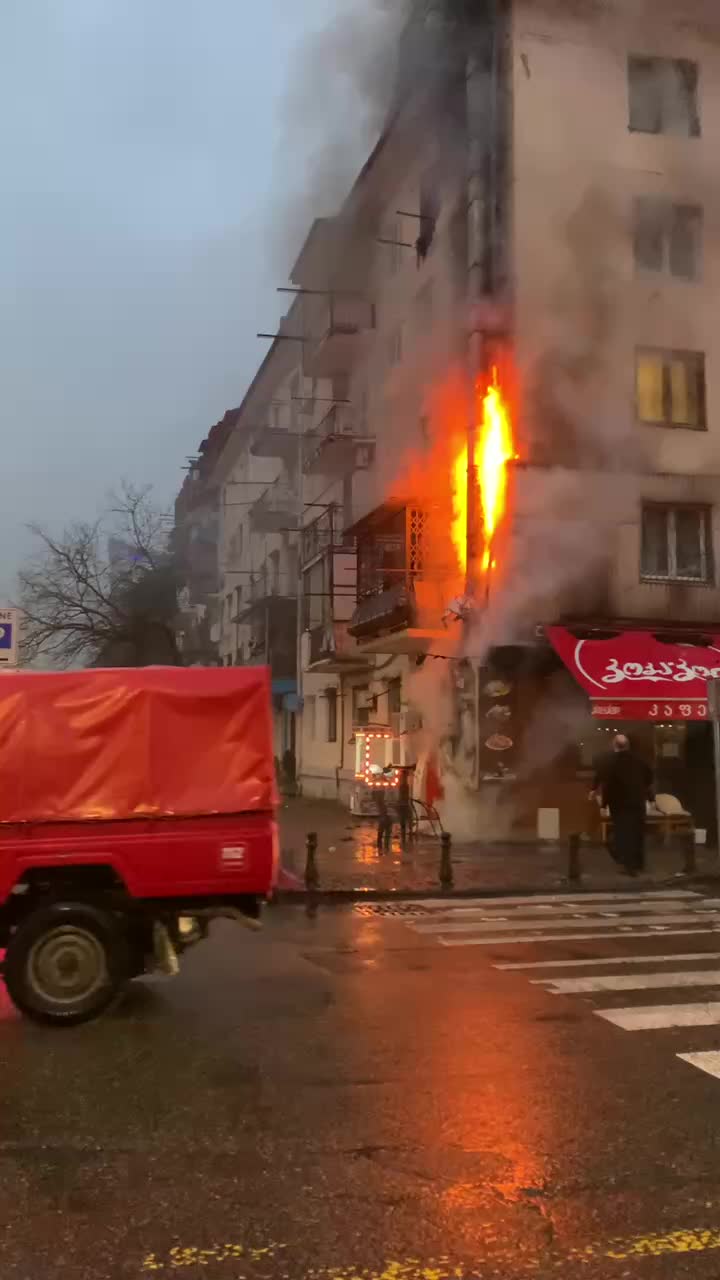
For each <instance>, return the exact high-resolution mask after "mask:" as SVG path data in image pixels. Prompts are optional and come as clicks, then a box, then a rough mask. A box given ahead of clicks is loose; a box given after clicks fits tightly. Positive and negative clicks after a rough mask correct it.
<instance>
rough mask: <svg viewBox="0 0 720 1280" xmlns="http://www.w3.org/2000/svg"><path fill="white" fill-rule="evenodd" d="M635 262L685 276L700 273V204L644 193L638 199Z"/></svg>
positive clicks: (645, 268) (644, 267) (693, 277)
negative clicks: (680, 201) (688, 203)
mask: <svg viewBox="0 0 720 1280" xmlns="http://www.w3.org/2000/svg"><path fill="white" fill-rule="evenodd" d="M634 221H635V227H634V232H635V234H634V240H635V264H636V266H637V267H638V268H639V269H640V270H642V271H656V272H663V273H665V274H667V275H671V276H676V277H678V278H679V279H682V280H697V279H699V276H700V260H701V244H702V227H703V213H702V209H701V208H700V207H699V206H697V205H687V204H673V203H672V202H671V201H669V200H661V199H655V198H652V197H641V198H640V199H638V200H636V201H635V219H634Z"/></svg>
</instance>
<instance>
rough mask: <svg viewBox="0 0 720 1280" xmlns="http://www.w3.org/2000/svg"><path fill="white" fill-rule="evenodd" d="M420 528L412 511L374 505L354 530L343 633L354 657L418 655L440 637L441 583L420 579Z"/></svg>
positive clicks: (421, 521) (418, 518)
mask: <svg viewBox="0 0 720 1280" xmlns="http://www.w3.org/2000/svg"><path fill="white" fill-rule="evenodd" d="M424 528H425V516H424V513H423V512H422V511H421V510H420V509H418V508H417V507H407V508H399V509H391V508H388V507H384V508H383V507H380V508H377V510H376V511H374V512H371V513H370V515H369V516H367V517H366V518H365V519H364V520H363V521H361V522H360V523H359V524H358V525H356V526H355V529H354V532H355V533H356V534H357V542H358V605H357V608H356V609H355V612H354V613H353V615H352V618H351V619H350V624H349V627H348V630H349V633H350V635H351V636H354V637H355V639H356V640H357V641H358V648H359V652H360V653H363V654H370V653H387V654H394V653H402V654H421V653H426V652H427V650H428V648H429V647H430V645H431V643H432V642H433V641H434V640H438V639H443V638H444V636H445V631H444V629H443V627H442V624H441V616H442V612H443V592H444V589H445V588H444V584H443V583H442V582H426V581H424V580H423V544H424Z"/></svg>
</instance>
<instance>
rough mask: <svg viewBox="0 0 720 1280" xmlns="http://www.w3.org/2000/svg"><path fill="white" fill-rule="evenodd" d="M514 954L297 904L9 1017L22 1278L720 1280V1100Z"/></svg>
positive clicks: (2, 1160)
mask: <svg viewBox="0 0 720 1280" xmlns="http://www.w3.org/2000/svg"><path fill="white" fill-rule="evenodd" d="M523 945H524V946H526V947H527V949H528V954H530V953H532V944H523ZM574 945H576V944H574ZM643 945H650V946H651V945H652V941H651V942H650V943H647V944H643ZM655 945H656V944H655ZM493 954H494V952H493V951H492V949H490V951H489V952H488V949H486V948H472V947H468V948H462V947H458V948H443V947H440V946H438V945H437V942H436V941H435V940H434V939H433V937H432V936H431V935H430V936H427V937H426V936H422V935H420V934H418V933H414V932H413V931H412V930H411V929H410V928H408V927H406V926H405V925H403V924H402V923H401V922H399V921H398V920H393V919H388V918H387V917H385V918H383V917H375V918H373V917H370V918H364V917H363V916H361V915H359V914H357V913H353V912H352V911H349V910H340V911H334V912H325V911H322V910H321V911H320V913H319V914H318V916H317V917H316V918H315V919H308V917H307V916H305V914H304V913H303V912H302V911H301V910H298V911H292V910H290V909H285V908H282V909H278V910H276V911H275V912H273V913H270V914H269V916H268V922H267V928H266V930H265V932H264V933H263V934H262V935H260V937H258V938H255V937H248V936H247V935H246V934H245V933H244V932H240V931H237V932H236V931H234V930H233V928H232V926H230V925H227V926H224V925H223V926H220V927H219V928H218V930H217V933H216V934H215V936H214V938H213V939H212V940H211V941H210V943H209V944H208V945H207V946H206V947H204V948H199V949H198V950H197V952H195V953H191V954H190V955H189V956H188V958H187V965H186V967H185V969H184V972H183V974H182V976H181V977H180V978H179V979H178V980H176V981H175V982H172V983H161V982H154V983H146V984H141V985H139V986H138V987H137V988H136V989H135V991H134V992H133V994H132V996H131V998H130V999H129V1000H128V1001H127V1002H126V1005H125V1006H124V1007H123V1008H121V1009H119V1010H118V1012H117V1013H116V1014H115V1015H114V1016H112V1017H108V1018H106V1019H105V1020H103V1021H102V1022H98V1023H97V1024H91V1025H89V1026H86V1027H82V1028H78V1029H77V1030H75V1031H72V1032H66V1033H62V1034H58V1033H57V1032H50V1031H45V1030H43V1029H42V1028H38V1027H33V1026H30V1025H29V1024H27V1023H25V1022H23V1021H21V1020H18V1019H15V1018H13V1019H12V1020H5V1021H2V1022H0V1070H1V1071H2V1093H1V1094H0V1213H1V1214H2V1219H3V1223H4V1235H3V1280H5V1277H6V1276H8V1277H14V1276H19V1277H22V1280H26V1277H28V1276H30V1275H32V1277H33V1280H45V1277H46V1276H47V1277H48V1278H49V1277H50V1276H51V1275H52V1276H54V1275H57V1274H58V1272H60V1274H62V1276H63V1280H90V1278H92V1280H128V1278H129V1280H140V1278H141V1277H143V1276H149V1275H150V1274H151V1273H154V1272H157V1273H158V1274H160V1275H169V1274H171V1273H174V1272H176V1271H182V1272H183V1274H184V1275H186V1276H187V1277H188V1278H189V1280H193V1277H195V1276H198V1277H199V1276H203V1277H205V1278H206V1280H241V1277H244V1280H495V1278H497V1280H500V1277H502V1278H503V1280H526V1277H527V1278H529V1277H536V1276H541V1277H543V1276H555V1275H558V1274H559V1275H562V1276H563V1278H564V1280H565V1277H569V1278H570V1280H575V1278H576V1277H580V1276H583V1277H586V1276H589V1277H591V1280H607V1277H609V1276H613V1275H618V1276H634V1275H638V1276H640V1275H641V1274H642V1275H643V1277H644V1276H645V1275H652V1277H653V1280H656V1277H657V1278H659V1280H670V1277H672V1280H678V1278H682V1277H685V1276H697V1277H699V1280H709V1278H710V1277H712V1278H713V1280H716V1276H717V1273H718V1266H719V1264H718V1250H719V1249H720V1177H719V1176H718V1174H717V1170H716V1156H715V1147H714V1139H713V1132H712V1126H708V1123H707V1120H708V1115H709V1114H710V1112H709V1110H708V1107H709V1105H710V1104H711V1100H712V1098H713V1097H714V1094H713V1093H712V1089H713V1088H714V1086H715V1085H716V1083H717V1082H716V1081H712V1080H711V1079H710V1078H709V1077H708V1076H706V1075H705V1074H704V1073H701V1072H699V1071H691V1070H690V1069H689V1068H688V1067H687V1065H686V1064H683V1063H680V1062H677V1061H675V1060H674V1059H673V1058H672V1055H667V1054H666V1055H664V1056H662V1057H656V1058H653V1056H652V1055H647V1054H646V1052H645V1051H644V1049H643V1048H642V1046H641V1044H640V1043H639V1041H638V1038H637V1037H633V1036H629V1035H625V1036H624V1038H623V1037H622V1035H621V1033H620V1032H618V1031H617V1029H615V1028H612V1027H609V1026H608V1025H607V1023H605V1022H602V1021H601V1020H600V1019H598V1018H595V1017H594V1016H593V1013H592V1010H591V1009H590V1008H587V1007H586V1001H585V999H584V998H583V997H582V996H578V997H577V998H576V999H575V1000H574V1001H573V1002H570V1001H569V1000H568V1001H567V1003H562V1004H561V1003H560V1002H559V998H558V997H556V996H553V995H551V994H549V993H548V992H547V991H545V990H544V989H543V988H542V987H541V986H537V985H535V986H534V985H533V984H532V983H530V982H529V981H527V975H525V974H523V973H522V972H519V973H518V972H510V973H508V972H504V973H502V974H501V973H499V972H498V971H497V970H495V969H493V967H492V964H491V962H490V959H491V956H492V955H493ZM532 955H533V957H534V953H532ZM512 958H513V959H515V958H519V959H524V958H525V953H524V952H523V953H522V954H520V953H519V951H517V950H516V951H515V952H514V953H513V957H512ZM543 972H544V971H543Z"/></svg>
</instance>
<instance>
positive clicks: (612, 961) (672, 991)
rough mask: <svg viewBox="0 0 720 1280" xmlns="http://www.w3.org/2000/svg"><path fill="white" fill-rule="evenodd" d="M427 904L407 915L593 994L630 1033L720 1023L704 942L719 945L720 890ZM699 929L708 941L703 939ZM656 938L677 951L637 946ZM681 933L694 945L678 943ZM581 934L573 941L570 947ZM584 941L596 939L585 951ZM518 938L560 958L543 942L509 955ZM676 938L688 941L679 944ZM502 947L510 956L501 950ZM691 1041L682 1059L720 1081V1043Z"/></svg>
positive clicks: (718, 953)
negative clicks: (717, 893) (718, 1046)
mask: <svg viewBox="0 0 720 1280" xmlns="http://www.w3.org/2000/svg"><path fill="white" fill-rule="evenodd" d="M417 906H418V914H416V915H413V916H409V917H407V918H406V919H404V921H403V923H404V925H405V926H406V927H407V928H410V929H412V930H413V931H414V932H415V933H416V934H418V935H420V936H422V937H423V938H425V939H426V941H427V942H428V943H431V944H433V945H438V946H440V947H452V948H471V947H484V948H488V949H492V950H488V952H487V956H488V959H489V961H490V963H491V964H492V967H493V968H494V969H496V970H498V971H499V972H501V973H504V974H507V975H508V979H510V978H511V977H515V978H518V977H522V978H525V979H526V981H527V982H528V983H530V984H531V985H532V986H533V987H536V988H538V989H540V990H543V991H546V992H547V993H548V994H549V995H553V996H563V997H568V998H571V997H584V998H585V999H589V1000H590V1001H591V1002H593V1003H594V1004H596V1005H597V1007H594V1008H593V1014H594V1015H595V1016H596V1017H598V1018H600V1019H602V1020H603V1021H604V1022H606V1023H608V1024H610V1025H611V1026H613V1027H615V1028H618V1029H620V1030H622V1031H626V1032H661V1031H668V1032H670V1031H673V1032H678V1031H682V1030H683V1029H688V1030H689V1029H691V1028H702V1027H716V1026H720V992H718V988H720V950H715V951H713V950H710V949H708V950H701V949H700V948H702V947H703V945H708V944H709V946H712V935H714V934H720V900H719V899H717V898H709V897H703V895H702V894H699V893H695V892H693V891H691V890H682V889H678V890H665V891H662V892H648V893H637V892H635V893H633V892H629V893H627V894H567V895H563V896H556V897H553V896H550V895H548V896H545V897H507V898H495V899H487V898H486V899H472V900H467V899H466V900H464V901H462V902H458V901H457V900H455V901H454V902H453V903H448V902H447V900H437V901H433V902H425V903H423V904H422V907H421V904H417ZM695 937H697V939H698V942H697V943H696V944H695V946H693V943H692V939H693V938H695ZM649 938H652V939H654V940H655V942H656V944H657V943H660V942H662V943H663V944H664V942H665V939H668V946H667V949H666V950H664V951H662V952H660V951H659V949H658V948H657V947H655V948H653V949H652V952H651V953H650V954H643V950H647V943H646V942H645V941H641V942H640V944H639V946H638V948H637V950H635V951H633V947H634V945H635V940H636V939H639V940H646V939H649ZM680 938H682V939H684V940H685V944H684V945H683V943H680V944H679V945H678V943H677V942H675V941H672V942H671V941H670V940H671V939H672V940H675V939H680ZM600 941H601V942H602V943H604V944H607V942H609V941H610V942H613V941H614V942H616V943H617V944H618V948H617V951H618V954H616V955H613V954H612V949H611V948H607V947H606V946H602V947H600V948H598V947H595V945H594V944H595V942H600ZM571 942H572V943H573V944H574V945H573V947H568V943H571ZM579 942H586V943H591V944H593V945H592V946H590V947H589V948H588V949H587V951H586V952H582V953H580V954H578V951H579V948H578V947H577V945H576V944H577V943H579ZM716 945H717V944H716ZM514 946H517V947H520V946H522V947H525V948H538V947H539V948H541V950H540V955H542V950H543V949H544V950H546V952H547V950H550V949H551V950H552V952H553V953H554V958H547V956H546V957H543V958H541V959H539V958H537V950H533V951H532V952H531V954H532V957H533V958H532V959H517V960H513V959H509V958H508V957H507V954H506V953H507V948H508V947H514ZM674 946H675V947H678V949H677V951H675V952H673V950H672V948H673V947H674ZM498 949H501V950H502V954H501V955H498V954H496V953H497V951H498ZM568 951H570V953H571V954H570V955H568V954H567V953H568ZM563 952H564V953H565V954H563ZM603 952H605V954H603ZM665 993H667V994H665ZM618 996H620V997H622V1003H619V1002H618V1003H617V1006H616V1005H615V1003H614V1000H613V1005H612V1007H607V1001H608V1000H609V999H613V998H614V997H618ZM692 996H695V997H696V998H695V999H694V1000H693V999H692ZM658 997H659V1001H658V1002H657V1003H654V1002H653V1001H654V1000H658ZM674 997H676V998H674ZM666 1001H670V1003H666ZM603 1002H605V1003H604V1004H603ZM601 1006H602V1007H601ZM678 1048H682V1049H683V1052H677V1050H678ZM690 1049H691V1046H688V1045H687V1044H686V1045H677V1043H676V1041H675V1039H673V1041H672V1051H673V1052H674V1054H675V1056H676V1057H677V1058H678V1059H679V1060H680V1061H682V1062H684V1063H686V1064H689V1065H690V1066H693V1067H696V1068H697V1069H698V1070H700V1071H702V1072H704V1073H705V1074H707V1075H711V1076H714V1077H716V1078H718V1079H720V1051H718V1050H715V1049H709V1050H698V1049H696V1048H695V1047H692V1051H690Z"/></svg>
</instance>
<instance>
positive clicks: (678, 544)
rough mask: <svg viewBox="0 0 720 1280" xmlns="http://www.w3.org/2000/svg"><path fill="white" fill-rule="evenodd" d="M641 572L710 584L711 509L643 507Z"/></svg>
mask: <svg viewBox="0 0 720 1280" xmlns="http://www.w3.org/2000/svg"><path fill="white" fill-rule="evenodd" d="M640 572H641V576H642V577H643V578H650V579H661V580H665V581H670V582H712V580H713V576H714V570H713V554H712V515H711V511H710V508H709V507H669V506H661V505H659V504H655V503H648V504H646V505H645V506H643V509H642V539H641V564H640Z"/></svg>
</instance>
